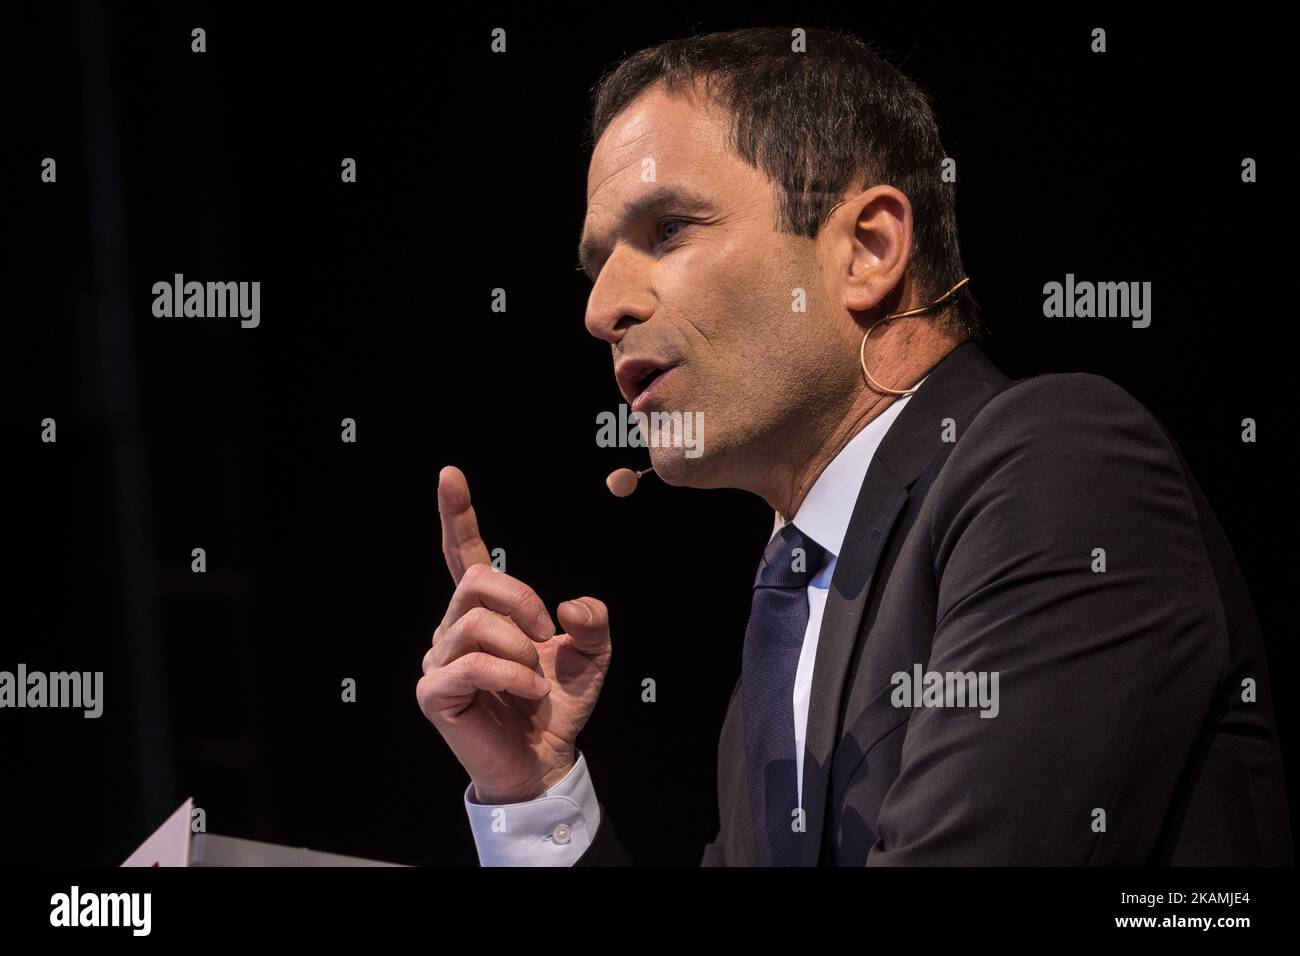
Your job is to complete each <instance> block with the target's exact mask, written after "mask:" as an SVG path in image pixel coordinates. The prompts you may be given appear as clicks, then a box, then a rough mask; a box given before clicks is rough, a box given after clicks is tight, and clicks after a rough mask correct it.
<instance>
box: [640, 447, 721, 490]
mask: <svg viewBox="0 0 1300 956" xmlns="http://www.w3.org/2000/svg"><path fill="white" fill-rule="evenodd" d="M648 450H649V452H650V463H651V464H652V465H653V466H654V470H655V474H656V475H657V476H658V477H659V479H660V480H661V481H662V482H663V483H664V484H666V485H673V486H675V487H689V488H707V487H710V486H709V484H708V474H709V472H710V471H711V470H712V468H711V464H712V463H711V462H710V460H709V457H710V456H709V455H707V454H703V455H700V456H699V457H698V458H687V457H686V454H685V453H686V451H688V449H684V448H653V447H652V448H650V449H648ZM692 454H694V452H692Z"/></svg>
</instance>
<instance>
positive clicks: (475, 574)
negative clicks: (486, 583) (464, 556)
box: [460, 564, 492, 588]
mask: <svg viewBox="0 0 1300 956" xmlns="http://www.w3.org/2000/svg"><path fill="white" fill-rule="evenodd" d="M491 574H492V569H491V568H490V567H489V566H488V565H486V564H471V565H470V566H469V567H468V568H466V569H465V574H464V576H463V577H462V578H461V579H460V586H461V587H462V588H465V587H468V588H476V587H479V586H480V584H481V583H482V581H483V579H484V578H485V577H490V576H491Z"/></svg>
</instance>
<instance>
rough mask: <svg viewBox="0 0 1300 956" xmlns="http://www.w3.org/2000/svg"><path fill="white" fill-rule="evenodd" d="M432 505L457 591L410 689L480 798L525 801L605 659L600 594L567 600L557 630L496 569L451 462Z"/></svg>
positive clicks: (583, 705)
mask: <svg viewBox="0 0 1300 956" xmlns="http://www.w3.org/2000/svg"><path fill="white" fill-rule="evenodd" d="M438 514H439V517H440V518H441V521H442V553H443V556H444V557H445V558H446V560H447V568H448V570H449V571H451V577H452V580H453V581H454V582H455V583H456V590H455V592H454V593H453V594H452V596H451V601H450V603H449V604H448V605H447V613H446V615H445V616H444V617H443V619H442V623H441V624H439V625H438V629H437V630H436V631H434V632H433V646H432V647H430V648H429V651H428V653H426V654H425V655H424V676H423V677H422V678H420V681H419V683H418V684H417V685H416V689H415V696H416V699H417V700H418V701H419V702H420V709H421V710H422V711H423V712H424V715H425V716H426V717H428V718H429V720H430V721H431V722H432V723H433V725H434V726H435V727H437V728H438V732H439V733H441V734H442V737H443V739H444V740H446V741H447V745H448V746H449V747H451V750H452V753H454V754H455V755H456V759H457V760H459V761H460V763H461V766H463V767H464V768H465V770H466V771H467V772H468V773H469V776H470V779H471V780H472V781H473V783H474V790H475V793H476V795H477V798H478V799H479V800H480V801H481V802H483V803H517V802H520V801H524V800H531V799H533V798H534V797H538V796H541V794H542V793H544V792H545V791H546V790H547V789H548V788H550V787H551V786H553V785H554V784H556V783H558V782H559V781H560V780H562V779H564V777H565V775H567V774H568V772H569V770H571V769H572V767H573V764H574V762H575V760H576V755H577V745H576V743H575V741H576V740H577V737H578V732H579V731H580V730H582V728H583V726H584V725H585V724H586V722H587V718H588V717H589V716H590V715H591V710H592V708H593V707H595V706H596V698H597V697H599V696H600V688H601V685H602V684H603V683H604V681H605V673H606V671H607V670H608V669H609V659H610V650H611V649H610V641H609V612H608V611H607V610H606V608H605V605H604V604H603V603H602V602H600V601H598V600H596V599H595V598H591V597H582V598H577V599H576V600H573V601H566V602H565V603H563V604H561V605H560V606H559V607H558V608H557V609H556V617H557V619H558V620H559V623H560V626H561V627H563V628H564V630H565V632H564V633H559V634H557V633H556V629H555V623H554V621H553V620H552V619H551V615H550V614H549V613H548V612H547V610H546V606H545V605H544V604H543V603H542V600H541V598H539V597H538V596H537V595H536V593H534V591H533V589H532V588H530V587H528V585H526V584H524V583H523V582H522V581H519V580H516V579H515V578H512V577H510V576H509V575H507V574H504V573H502V572H499V571H495V570H493V568H492V566H491V564H490V563H489V561H490V559H489V555H488V549H487V545H486V544H484V543H483V539H482V538H481V537H479V531H478V519H477V518H476V517H475V515H474V509H473V507H472V506H471V504H470V497H469V485H468V483H467V482H466V480H465V476H464V474H462V473H461V471H460V469H458V468H453V467H447V468H444V469H443V470H442V472H441V473H440V474H439V475H438Z"/></svg>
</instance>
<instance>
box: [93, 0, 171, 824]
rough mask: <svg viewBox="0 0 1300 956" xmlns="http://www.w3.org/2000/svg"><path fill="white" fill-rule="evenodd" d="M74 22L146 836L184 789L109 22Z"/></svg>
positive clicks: (99, 360)
mask: <svg viewBox="0 0 1300 956" xmlns="http://www.w3.org/2000/svg"><path fill="white" fill-rule="evenodd" d="M76 18H77V41H78V42H77V46H78V50H79V53H80V56H79V63H80V67H81V92H82V117H83V122H84V124H85V125H84V144H85V169H86V177H87V187H88V188H87V190H86V200H87V201H86V212H87V219H88V226H89V234H90V241H89V254H90V255H89V260H90V261H89V263H88V265H89V270H88V271H89V276H90V289H89V290H87V291H88V293H89V294H88V295H86V296H84V297H83V298H82V300H81V301H82V303H83V304H84V309H83V310H82V312H81V315H80V317H79V321H80V322H81V323H83V325H82V328H81V330H80V333H79V336H80V337H82V340H83V341H84V342H86V343H88V345H87V347H86V348H85V349H84V350H82V353H81V354H82V357H83V361H84V363H85V367H84V374H83V386H84V388H85V397H86V399H87V402H88V404H90V405H91V406H92V407H97V408H98V410H99V413H100V415H101V416H102V425H103V429H104V433H105V435H106V436H107V440H108V443H109V447H108V448H107V449H106V452H107V454H108V456H109V458H110V461H111V463H112V465H111V470H110V472H109V475H108V476H107V477H108V478H109V479H110V481H111V482H112V488H111V495H112V497H111V500H112V501H113V502H114V503H115V512H116V513H115V514H114V515H113V520H114V521H115V524H116V530H117V533H116V534H115V535H114V539H115V540H116V541H117V543H118V552H117V556H118V564H117V566H116V567H115V568H106V569H104V571H105V573H106V574H111V573H114V572H115V573H116V574H117V582H118V583H117V588H116V590H117V592H118V594H119V595H120V596H121V611H122V625H123V630H124V635H123V637H124V645H123V648H122V650H123V655H122V656H123V658H124V659H125V661H126V666H127V668H128V671H127V677H128V681H129V690H128V691H127V694H129V697H127V694H123V691H122V690H118V692H117V694H118V704H117V705H118V706H123V705H125V706H127V707H129V708H130V711H131V714H132V723H133V728H134V742H135V747H134V757H135V764H136V766H135V768H134V771H135V779H134V783H135V785H136V787H135V789H136V791H137V799H136V800H135V801H132V802H130V803H128V804H127V806H129V807H130V811H129V812H130V813H132V814H133V819H130V820H123V821H122V825H123V828H124V829H125V828H128V827H129V828H130V829H132V830H134V831H138V832H144V833H147V832H149V831H150V829H151V828H152V827H154V826H156V825H158V824H159V823H161V822H162V821H163V820H164V819H165V818H166V816H167V815H168V814H169V813H170V812H171V811H172V810H174V809H175V807H174V806H172V805H171V803H172V798H173V796H174V791H175V788H176V781H175V768H174V766H173V750H172V728H171V723H170V709H169V707H168V703H167V696H166V690H165V688H166V681H165V679H164V675H165V665H164V660H163V653H164V648H163V644H162V640H161V628H160V626H159V611H158V607H159V605H158V595H157V589H156V574H155V569H154V568H153V566H152V561H153V558H152V554H153V548H152V546H151V542H152V541H153V540H154V533H153V532H154V528H153V515H152V513H151V510H150V509H151V505H150V501H151V498H150V493H149V473H148V461H147V456H146V449H145V434H144V429H143V427H142V423H141V412H140V401H139V394H138V390H137V384H136V383H137V371H136V368H135V357H136V356H135V343H134V342H133V341H132V335H131V329H132V326H131V316H132V315H133V314H134V311H133V309H132V304H131V291H130V288H129V284H128V282H129V275H130V273H129V271H128V265H129V257H128V251H127V229H126V223H125V219H124V209H125V204H124V201H123V199H124V196H123V194H124V184H123V182H122V169H121V163H120V153H119V142H118V136H117V128H116V125H115V124H116V113H115V110H114V100H113V75H112V56H111V54H110V40H109V22H108V16H107V14H106V11H105V9H104V6H103V5H102V4H99V3H95V2H82V3H80V4H79V5H78V7H77V13H76ZM110 689H111V688H110ZM107 694H108V691H106V695H105V696H106V700H107ZM124 697H126V698H127V699H125V700H124V699H123V698H124ZM106 706H107V703H106Z"/></svg>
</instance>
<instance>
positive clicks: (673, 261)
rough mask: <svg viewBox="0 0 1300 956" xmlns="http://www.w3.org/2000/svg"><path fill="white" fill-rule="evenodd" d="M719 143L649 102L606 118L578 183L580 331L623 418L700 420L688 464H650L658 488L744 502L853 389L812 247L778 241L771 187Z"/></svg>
mask: <svg viewBox="0 0 1300 956" xmlns="http://www.w3.org/2000/svg"><path fill="white" fill-rule="evenodd" d="M726 133H727V126H726V118H725V116H724V115H723V114H721V113H720V111H719V110H718V109H717V108H716V107H713V106H711V105H710V104H708V103H707V102H706V101H703V100H697V99H693V98H689V97H685V96H672V97H670V96H668V95H666V94H665V93H664V92H662V89H661V88H660V87H654V88H652V89H650V90H648V91H647V92H645V93H644V94H642V95H641V96H640V97H639V98H638V99H637V100H635V101H634V102H633V103H631V104H630V105H629V106H628V107H627V108H626V109H625V110H624V111H623V112H622V113H620V114H619V115H618V116H617V117H615V119H614V121H613V122H612V123H611V124H610V126H609V127H608V129H607V130H606V131H605V133H604V134H603V135H602V136H601V138H600V141H599V142H598V143H597V144H596V148H595V151H594V153H593V155H592V159H591V166H590V168H589V170H588V175H587V216H586V222H585V224H584V229H583V239H582V243H583V258H584V260H585V261H586V265H587V266H588V269H589V274H591V275H593V276H595V278H594V283H595V285H594V288H593V289H592V291H591V297H590V299H589V300H588V303H587V314H586V325H587V329H588V330H589V331H590V332H591V334H592V335H594V336H596V337H597V338H600V339H603V340H605V341H607V342H609V343H610V344H611V347H612V350H613V358H614V366H615V372H616V375H617V377H618V380H619V387H620V390H621V391H622V392H623V395H624V397H625V398H626V399H627V400H628V401H629V403H630V404H631V406H632V410H633V411H643V412H646V413H648V414H649V413H654V412H681V413H683V415H688V414H689V415H694V414H695V413H702V414H703V424H704V435H703V443H702V452H703V454H702V455H700V456H699V457H687V456H686V455H685V454H684V449H682V448H675V447H660V448H654V447H652V448H650V455H651V458H652V460H653V463H654V466H655V469H656V471H657V472H658V474H659V476H660V477H661V478H663V479H664V480H666V481H668V482H670V483H672V484H679V485H680V484H688V485H691V486H694V487H749V486H752V485H753V480H752V478H753V476H754V475H755V474H757V473H761V472H762V471H763V470H764V469H767V468H770V467H771V466H772V463H773V461H774V460H776V459H777V458H781V457H782V456H788V455H790V454H791V453H792V452H794V451H797V449H800V448H802V447H805V446H807V445H809V444H810V443H813V444H815V436H814V434H813V433H814V432H815V431H816V430H817V428H818V427H819V423H822V422H825V421H827V420H833V419H835V418H836V416H837V415H839V414H842V412H843V409H844V408H846V407H847V406H848V404H849V402H850V400H851V393H852V389H853V387H854V385H855V383H856V381H857V354H856V347H857V346H856V341H855V340H854V337H853V332H852V323H851V321H850V322H845V321H844V319H843V311H842V310H840V314H839V315H836V314H835V310H834V309H830V308H827V306H826V303H827V301H828V299H829V298H830V295H829V294H828V292H827V289H828V287H830V286H829V280H830V278H831V277H830V276H829V275H828V274H824V269H823V266H822V265H821V263H820V262H819V259H818V256H817V245H816V243H815V242H814V241H813V240H810V239H806V238H803V237H799V236H793V235H785V234H782V233H778V232H777V231H776V227H775V222H776V216H775V213H776V202H777V196H778V193H777V189H776V187H774V186H773V185H772V184H771V183H770V182H768V180H767V179H766V178H765V177H764V175H763V174H762V173H760V172H759V171H758V170H756V169H754V168H753V167H751V166H749V165H747V164H746V163H745V162H744V161H743V160H741V159H739V158H738V157H737V156H735V155H734V154H733V153H732V152H730V150H729V149H728V148H727V146H726ZM800 290H802V291H800ZM801 309H802V310H801ZM846 326H847V328H846ZM663 368H667V369H669V371H667V372H663V373H662V374H661V375H660V376H659V377H658V378H655V379H650V380H647V379H646V378H645V376H646V375H647V374H648V373H651V372H652V371H653V370H654V369H663ZM647 381H650V382H652V384H651V385H650V387H649V388H647V387H646V383H647ZM647 437H648V436H647ZM662 440H665V441H666V436H665V438H664V439H662Z"/></svg>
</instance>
